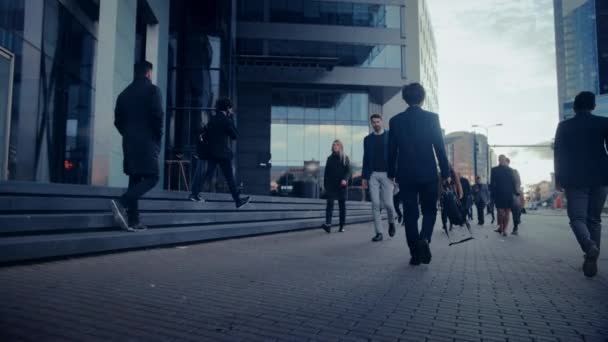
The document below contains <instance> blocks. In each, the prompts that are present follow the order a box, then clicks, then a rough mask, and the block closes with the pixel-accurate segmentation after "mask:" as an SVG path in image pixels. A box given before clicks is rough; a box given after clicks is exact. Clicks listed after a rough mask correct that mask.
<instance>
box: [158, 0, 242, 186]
mask: <svg viewBox="0 0 608 342" xmlns="http://www.w3.org/2000/svg"><path fill="white" fill-rule="evenodd" d="M170 15H171V21H170V29H169V66H168V72H169V77H168V89H167V103H168V110H167V112H168V113H167V114H168V115H167V119H166V125H167V127H166V132H167V139H166V152H165V159H166V160H167V161H168V164H167V172H166V173H165V174H166V176H167V177H176V179H174V180H168V179H167V180H166V184H167V186H168V184H172V185H176V186H178V185H179V184H180V183H179V177H180V173H179V172H178V170H177V169H174V167H176V166H177V165H178V164H176V163H175V162H177V161H186V163H187V165H192V166H194V165H193V163H194V162H195V161H194V160H193V152H194V150H195V141H196V140H195V139H196V136H197V135H198V133H199V131H200V128H201V126H202V125H204V124H205V123H206V121H207V117H208V113H209V111H210V110H212V108H213V107H214V105H215V101H216V100H217V98H218V97H220V96H229V97H233V95H234V94H233V91H234V75H233V74H234V68H233V64H232V61H231V57H230V56H232V55H233V50H232V49H233V46H234V32H233V30H232V25H231V23H232V22H233V18H232V6H231V3H230V2H229V1H205V2H199V1H196V2H187V3H186V2H184V1H171V13H170ZM181 184H182V185H184V184H183V182H182V183H181ZM171 187H172V188H173V186H171ZM178 187H179V186H178ZM173 189H178V188H173ZM181 190H183V188H182V189H181Z"/></svg>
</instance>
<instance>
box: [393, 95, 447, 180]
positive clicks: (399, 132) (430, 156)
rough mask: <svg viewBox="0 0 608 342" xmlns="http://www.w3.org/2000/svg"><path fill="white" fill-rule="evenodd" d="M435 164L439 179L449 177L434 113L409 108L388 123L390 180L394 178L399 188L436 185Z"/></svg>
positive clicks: (441, 138)
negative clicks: (400, 186)
mask: <svg viewBox="0 0 608 342" xmlns="http://www.w3.org/2000/svg"><path fill="white" fill-rule="evenodd" d="M435 156H437V159H435ZM437 161H439V167H440V169H441V176H442V177H443V178H448V177H449V175H450V167H449V164H448V158H447V156H446V153H445V146H444V144H443V135H442V133H441V125H440V124H439V116H438V115H437V114H435V113H432V112H428V111H426V110H424V109H422V108H420V107H419V106H412V107H409V108H408V109H407V110H406V111H405V112H403V113H400V114H397V115H396V116H395V117H393V118H392V119H391V120H390V121H389V154H388V163H389V165H388V176H389V178H396V179H397V182H398V183H399V184H400V185H408V184H424V183H430V182H438V181H439V175H438V172H437Z"/></svg>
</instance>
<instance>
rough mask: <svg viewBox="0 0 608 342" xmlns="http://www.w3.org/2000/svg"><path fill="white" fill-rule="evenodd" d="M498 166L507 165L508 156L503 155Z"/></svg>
mask: <svg viewBox="0 0 608 342" xmlns="http://www.w3.org/2000/svg"><path fill="white" fill-rule="evenodd" d="M498 165H507V156H505V155H504V154H501V155H499V156H498Z"/></svg>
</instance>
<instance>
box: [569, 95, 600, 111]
mask: <svg viewBox="0 0 608 342" xmlns="http://www.w3.org/2000/svg"><path fill="white" fill-rule="evenodd" d="M573 107H574V112H576V113H581V112H590V111H592V110H594V109H595V94H594V93H592V92H590V91H583V92H580V93H579V94H578V95H576V97H575V98H574V106H573Z"/></svg>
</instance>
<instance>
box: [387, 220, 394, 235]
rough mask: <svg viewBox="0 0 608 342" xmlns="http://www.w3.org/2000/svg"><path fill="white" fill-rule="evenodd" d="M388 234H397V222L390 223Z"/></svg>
mask: <svg viewBox="0 0 608 342" xmlns="http://www.w3.org/2000/svg"><path fill="white" fill-rule="evenodd" d="M388 236H390V237H393V236H395V224H394V223H389V224H388Z"/></svg>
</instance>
